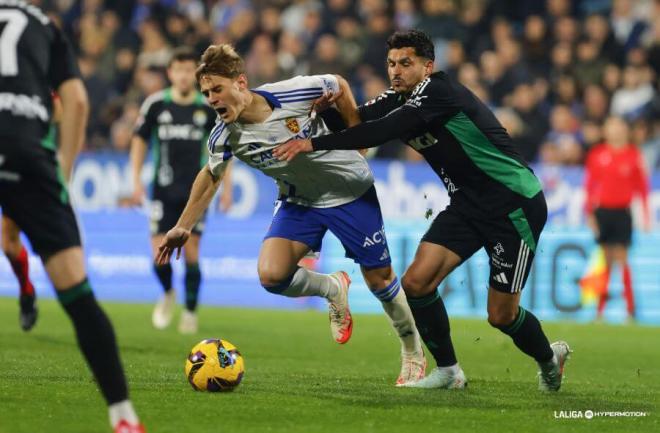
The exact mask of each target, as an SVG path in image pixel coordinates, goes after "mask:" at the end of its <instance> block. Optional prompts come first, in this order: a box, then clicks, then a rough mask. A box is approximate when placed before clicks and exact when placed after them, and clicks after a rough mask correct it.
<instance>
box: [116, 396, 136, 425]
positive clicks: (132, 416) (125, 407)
mask: <svg viewBox="0 0 660 433" xmlns="http://www.w3.org/2000/svg"><path fill="white" fill-rule="evenodd" d="M108 413H109V414H110V425H111V426H112V428H115V427H116V426H117V424H119V421H121V420H123V419H125V420H126V421H128V422H129V423H130V424H134V425H137V424H139V422H140V420H139V419H138V416H137V414H136V413H135V409H133V404H132V403H131V401H130V400H124V401H120V402H119V403H113V404H111V405H110V406H108Z"/></svg>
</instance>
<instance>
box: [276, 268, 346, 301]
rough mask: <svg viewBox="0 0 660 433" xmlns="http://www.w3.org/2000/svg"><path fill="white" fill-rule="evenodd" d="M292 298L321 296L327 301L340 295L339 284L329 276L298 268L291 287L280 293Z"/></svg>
mask: <svg viewBox="0 0 660 433" xmlns="http://www.w3.org/2000/svg"><path fill="white" fill-rule="evenodd" d="M280 293H281V294H282V295H284V296H288V297H290V298H298V297H300V296H321V297H323V298H326V299H332V298H335V297H336V296H337V295H338V294H339V283H338V282H337V280H336V279H335V278H333V277H331V276H330V275H328V274H319V273H318V272H314V271H310V270H309V269H305V268H298V270H297V271H296V273H295V274H293V278H292V279H291V284H289V287H287V288H286V289H284V290H283V291H282V292H280Z"/></svg>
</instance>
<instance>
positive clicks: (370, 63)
mask: <svg viewBox="0 0 660 433" xmlns="http://www.w3.org/2000/svg"><path fill="white" fill-rule="evenodd" d="M391 33H392V23H391V21H390V19H389V17H388V16H387V15H386V14H384V13H377V14H374V15H373V16H371V17H370V18H369V20H368V22H367V38H368V39H367V43H366V47H365V50H364V55H363V56H362V62H363V63H364V65H365V66H367V67H368V68H369V70H370V72H371V73H372V74H373V73H375V74H377V75H380V76H381V77H383V78H385V79H386V78H387V71H386V69H385V68H384V67H383V59H386V58H387V38H388V37H389V36H390V34H391Z"/></svg>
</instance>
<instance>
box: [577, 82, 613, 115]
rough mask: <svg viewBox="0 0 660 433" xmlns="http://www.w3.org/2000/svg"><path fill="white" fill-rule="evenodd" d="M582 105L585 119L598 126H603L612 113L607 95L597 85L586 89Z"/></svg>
mask: <svg viewBox="0 0 660 433" xmlns="http://www.w3.org/2000/svg"><path fill="white" fill-rule="evenodd" d="M582 105H583V107H584V113H583V118H584V119H585V120H589V121H592V122H595V123H597V124H602V123H603V122H604V121H605V118H606V117H607V115H608V114H609V111H610V105H609V99H608V97H607V93H606V92H605V90H603V88H602V87H600V86H599V85H597V84H591V85H589V86H587V87H586V88H585V89H584V93H583V97H582Z"/></svg>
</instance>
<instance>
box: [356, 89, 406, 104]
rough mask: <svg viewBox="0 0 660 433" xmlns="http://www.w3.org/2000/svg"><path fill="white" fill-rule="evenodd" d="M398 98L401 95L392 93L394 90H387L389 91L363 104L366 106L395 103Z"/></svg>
mask: <svg viewBox="0 0 660 433" xmlns="http://www.w3.org/2000/svg"><path fill="white" fill-rule="evenodd" d="M400 97H401V95H399V94H398V93H396V92H395V91H394V89H392V88H389V89H387V90H385V91H384V92H383V93H381V94H380V95H378V96H376V97H375V98H372V99H370V100H368V101H367V102H365V103H364V105H365V106H368V105H373V104H376V103H378V102H384V101H396V100H398V99H399V98H400Z"/></svg>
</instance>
